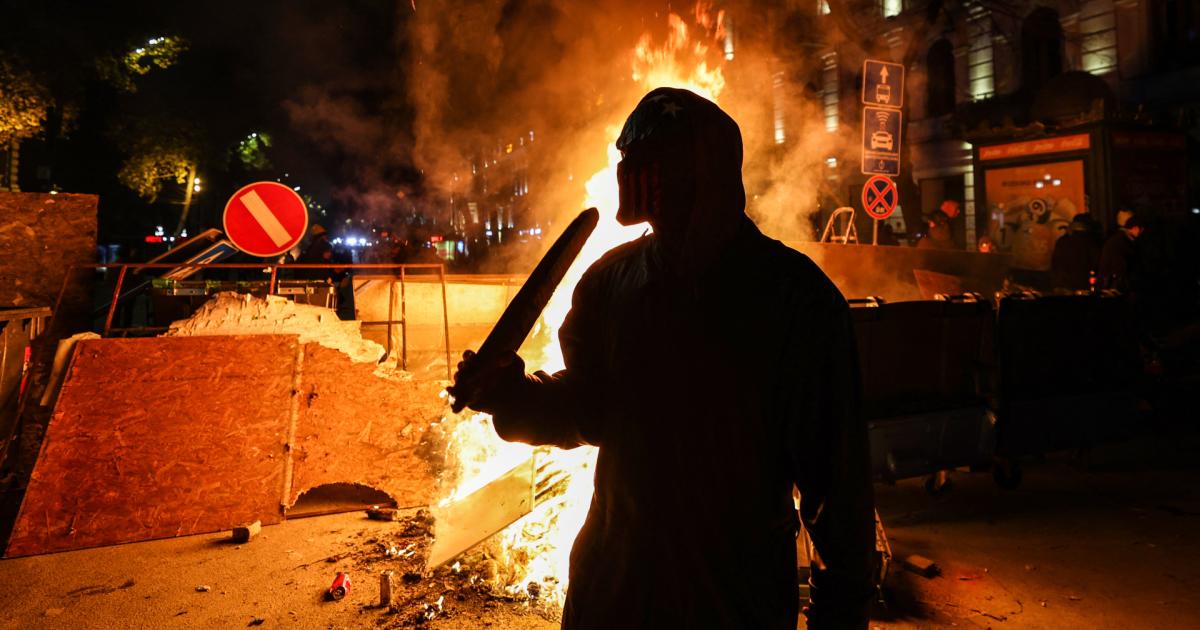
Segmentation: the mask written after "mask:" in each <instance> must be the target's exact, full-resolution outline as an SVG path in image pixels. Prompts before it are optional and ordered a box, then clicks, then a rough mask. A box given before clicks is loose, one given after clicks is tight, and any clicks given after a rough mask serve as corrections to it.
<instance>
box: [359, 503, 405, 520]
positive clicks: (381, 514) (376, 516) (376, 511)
mask: <svg viewBox="0 0 1200 630" xmlns="http://www.w3.org/2000/svg"><path fill="white" fill-rule="evenodd" d="M399 514H400V510H397V509H396V508H390V507H383V506H379V505H372V506H371V507H369V508H367V518H369V519H371V520H373V521H394V520H396V519H397V517H398V516H399Z"/></svg>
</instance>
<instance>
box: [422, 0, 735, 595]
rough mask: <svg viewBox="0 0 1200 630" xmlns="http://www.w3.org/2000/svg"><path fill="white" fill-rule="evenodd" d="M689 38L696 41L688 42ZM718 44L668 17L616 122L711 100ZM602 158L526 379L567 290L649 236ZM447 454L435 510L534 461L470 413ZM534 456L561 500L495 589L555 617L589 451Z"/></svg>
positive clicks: (698, 25) (637, 53) (502, 559)
mask: <svg viewBox="0 0 1200 630" xmlns="http://www.w3.org/2000/svg"><path fill="white" fill-rule="evenodd" d="M692 30H696V31H699V34H698V35H697V36H693V33H692V32H691V31H692ZM723 37H724V12H720V11H719V12H715V13H714V12H713V11H712V10H711V6H710V5H708V4H707V3H704V2H701V3H698V4H697V5H696V7H695V20H694V27H693V26H689V24H688V23H687V22H686V21H685V20H684V19H683V18H681V17H679V16H678V15H676V14H674V13H672V14H670V15H669V16H668V36H667V39H666V41H665V42H663V43H662V44H661V45H659V46H655V44H654V41H653V37H652V36H651V35H650V34H649V33H646V34H643V35H642V37H641V39H640V40H639V41H638V44H637V46H636V47H635V49H634V51H633V59H632V75H631V78H632V83H631V84H630V91H629V94H628V97H629V98H628V107H627V108H625V109H624V110H622V112H621V115H622V116H623V115H624V112H626V111H629V110H630V109H632V107H633V104H634V103H635V102H636V100H637V99H639V98H641V96H642V95H643V94H645V93H646V92H648V91H649V90H651V89H653V88H656V87H663V86H667V87H677V88H684V89H688V90H691V91H693V92H695V93H697V94H699V95H701V96H704V97H705V98H708V99H710V100H714V101H715V100H716V99H717V98H718V97H719V95H720V93H721V91H722V90H723V89H724V87H725V78H724V75H723V73H722V68H721V65H720V63H721V62H720V61H717V62H716V64H715V65H710V61H711V59H710V51H711V49H710V46H709V44H710V43H712V42H715V41H718V40H719V39H720V38H723ZM716 58H717V59H718V60H720V59H722V57H720V56H717V57H716ZM620 128H621V126H620V121H614V122H610V123H608V124H607V125H606V127H605V129H606V136H607V137H608V138H611V139H614V140H615V138H616V137H617V135H618V134H619V132H620ZM599 150H600V148H599V147H597V151H599ZM606 150H607V155H608V165H607V166H606V167H605V168H603V169H601V170H600V171H599V172H597V173H596V174H594V175H593V176H592V177H591V178H589V179H588V180H587V183H586V185H585V190H586V193H587V194H586V198H585V203H584V207H589V206H595V207H596V208H598V209H599V210H600V216H601V218H600V223H599V225H598V226H597V227H596V230H595V232H593V234H592V236H591V238H590V239H589V240H588V241H587V244H586V245H585V246H584V248H583V251H582V253H580V255H579V258H578V259H577V260H576V261H575V263H574V264H573V265H572V267H571V269H570V270H569V271H568V272H567V275H566V278H565V279H564V280H563V283H562V284H561V285H560V286H559V288H558V290H557V291H556V292H555V294H554V297H553V298H552V299H551V301H550V304H549V305H548V306H547V308H546V311H545V313H544V314H543V318H542V322H541V323H540V324H539V329H535V330H534V333H533V335H532V336H531V342H530V343H527V344H526V347H525V348H523V349H522V356H524V357H526V358H527V359H528V360H529V365H528V368H529V369H531V370H537V369H541V370H546V371H547V372H554V371H556V370H559V369H562V367H563V363H562V353H561V350H560V348H559V347H558V336H557V330H558V327H559V326H560V325H561V324H562V322H563V319H564V318H565V317H566V314H567V311H568V310H569V309H570V306H571V293H572V292H573V291H574V288H575V284H576V283H577V282H578V281H579V278H580V277H581V276H582V275H583V272H584V271H585V270H586V269H587V268H588V267H589V266H591V264H592V263H593V262H595V261H596V260H597V259H599V258H600V257H601V256H602V255H603V254H604V253H605V252H607V251H608V250H610V249H612V248H613V247H615V246H617V245H620V244H621V243H625V242H627V241H630V240H632V239H634V238H637V237H638V236H640V235H642V234H644V233H645V232H646V231H647V230H648V229H649V227H648V226H646V225H636V226H628V227H626V226H622V225H620V224H619V223H617V221H616V214H617V205H618V195H617V178H616V171H617V162H619V161H620V159H621V156H620V152H619V151H617V149H616V147H615V146H614V145H613V142H612V141H610V142H609V143H608V146H607V148H606ZM531 346H538V347H531ZM533 357H538V359H537V360H535V359H533ZM451 449H452V451H453V452H454V457H455V458H456V460H457V463H456V465H457V467H458V471H457V473H458V474H457V476H456V479H457V484H456V486H455V487H454V488H453V490H452V491H451V492H449V493H448V495H447V498H446V499H445V500H444V501H443V505H445V504H448V503H451V502H453V501H455V500H458V499H461V498H463V497H465V496H467V495H469V494H470V493H471V492H474V491H475V490H477V489H479V488H481V487H483V486H484V485H486V484H487V483H489V482H490V481H492V480H494V479H496V478H498V477H499V476H500V475H503V474H504V473H506V472H507V471H509V470H510V469H512V468H513V467H514V466H516V465H517V464H519V463H521V462H523V461H526V460H528V459H529V458H530V457H531V456H532V455H533V453H534V449H533V448H532V447H530V446H527V445H524V444H514V443H508V442H504V441H502V440H500V439H499V438H498V437H497V436H496V433H495V431H494V430H493V429H492V425H491V417H490V416H488V415H486V414H475V415H473V416H471V417H470V418H469V419H467V420H464V421H461V422H459V424H458V425H457V427H456V429H455V431H454V435H453V437H452V444H451ZM538 456H539V460H538V466H539V467H540V466H542V465H543V463H546V464H548V466H547V467H546V468H547V472H548V473H550V474H553V475H555V476H556V477H558V478H561V479H562V481H561V482H560V483H559V484H556V490H559V489H561V492H558V493H557V494H556V495H555V496H553V497H550V498H548V499H547V500H545V501H544V502H542V503H540V504H539V505H537V506H536V507H535V508H534V510H533V512H532V513H530V514H529V515H527V516H526V517H524V518H522V519H521V520H519V521H517V522H516V523H514V524H513V525H511V526H510V527H508V528H507V529H506V530H504V531H503V532H502V533H501V534H500V536H499V538H500V540H499V541H498V542H499V544H498V547H499V553H498V557H496V558H495V560H496V561H497V562H498V563H499V564H501V565H502V566H503V571H502V574H503V576H504V577H503V580H502V581H503V582H504V584H503V585H502V588H504V589H505V590H506V591H508V592H509V593H511V594H517V593H520V592H532V591H533V590H534V589H532V588H531V587H530V585H531V584H537V585H538V587H537V589H536V590H537V592H538V599H539V600H540V601H541V602H543V603H545V604H548V605H549V606H551V607H552V608H561V606H562V603H563V600H564V597H565V594H566V587H567V564H568V559H569V555H570V551H571V545H572V543H573V542H574V540H575V536H576V535H577V534H578V533H579V530H580V529H581V528H582V527H583V522H584V519H585V517H586V516H587V511H588V507H589V505H590V504H591V498H592V489H593V485H592V481H593V473H594V469H595V463H596V449H595V448H593V447H581V448H577V449H573V450H570V451H563V450H560V449H555V448H550V449H538Z"/></svg>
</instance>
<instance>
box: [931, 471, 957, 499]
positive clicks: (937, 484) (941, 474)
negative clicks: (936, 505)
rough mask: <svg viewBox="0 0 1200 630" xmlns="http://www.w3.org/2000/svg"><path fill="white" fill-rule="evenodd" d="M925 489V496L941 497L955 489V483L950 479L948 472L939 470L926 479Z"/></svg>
mask: <svg viewBox="0 0 1200 630" xmlns="http://www.w3.org/2000/svg"><path fill="white" fill-rule="evenodd" d="M924 487H925V494H928V495H929V496H931V497H940V496H942V495H943V494H946V492H948V491H950V490H951V489H952V488H954V481H953V480H952V479H950V475H949V474H947V471H945V470H939V471H937V472H935V473H933V474H932V475H929V476H928V477H926V478H925V484H924Z"/></svg>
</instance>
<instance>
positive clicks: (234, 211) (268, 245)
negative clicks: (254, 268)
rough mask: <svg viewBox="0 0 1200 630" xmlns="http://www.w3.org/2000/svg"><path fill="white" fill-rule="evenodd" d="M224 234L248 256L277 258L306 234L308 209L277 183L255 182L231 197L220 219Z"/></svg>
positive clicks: (299, 199) (296, 197) (294, 195)
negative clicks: (223, 224) (223, 226)
mask: <svg viewBox="0 0 1200 630" xmlns="http://www.w3.org/2000/svg"><path fill="white" fill-rule="evenodd" d="M222 220H223V222H224V223H225V234H226V235H227V236H228V237H229V240H231V241H233V244H234V245H236V246H237V248H238V249H240V250H242V251H244V252H246V253H247V254H250V255H252V256H261V257H263V258H266V257H269V256H278V255H279V254H282V253H284V252H286V251H288V250H289V249H291V248H293V247H295V246H296V244H297V243H299V242H300V239H302V238H304V233H305V232H306V231H308V208H307V207H305V205H304V200H303V199H301V198H300V195H297V194H296V191H294V190H292V189H291V188H288V187H287V186H284V185H283V184H280V183H279V182H255V183H253V184H250V185H248V186H243V187H242V188H241V189H240V190H238V191H237V192H235V193H233V196H232V197H230V198H229V201H228V202H227V203H226V204H225V213H224V215H223V217H222Z"/></svg>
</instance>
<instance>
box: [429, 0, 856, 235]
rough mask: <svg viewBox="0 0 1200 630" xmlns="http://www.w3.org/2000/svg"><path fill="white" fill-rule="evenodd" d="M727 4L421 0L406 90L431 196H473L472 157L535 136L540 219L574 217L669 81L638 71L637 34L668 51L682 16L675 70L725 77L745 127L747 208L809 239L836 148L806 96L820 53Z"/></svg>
mask: <svg viewBox="0 0 1200 630" xmlns="http://www.w3.org/2000/svg"><path fill="white" fill-rule="evenodd" d="M727 4H729V3H727ZM730 6H731V8H730V9H729V10H728V11H727V12H724V13H723V12H722V11H721V10H719V9H717V8H714V7H713V6H711V5H707V4H703V3H702V4H700V5H697V6H692V5H687V4H685V5H679V4H668V3H666V2H663V3H658V4H655V3H643V2H621V1H610V2H599V3H569V2H548V1H545V0H485V1H483V2H473V3H455V2H450V1H448V0H431V1H426V2H418V3H417V4H416V13H415V15H414V16H413V18H412V20H411V21H410V26H409V28H410V37H411V45H412V51H411V53H412V62H411V63H412V67H411V70H410V72H409V73H408V74H409V86H408V87H409V98H410V99H411V102H412V105H413V107H414V109H415V116H414V122H413V158H414V161H415V163H416V166H417V167H418V168H419V169H420V171H421V172H422V174H423V176H424V179H425V181H426V184H427V186H428V189H429V192H430V193H431V194H434V195H439V196H441V197H442V198H443V199H446V198H449V196H450V195H451V194H456V193H457V194H461V193H463V192H467V186H468V185H469V183H470V181H471V178H470V176H471V168H472V164H473V163H474V164H475V165H476V167H477V168H480V167H481V165H484V164H487V163H488V159H489V158H491V157H492V156H495V155H501V156H502V155H503V154H504V153H505V152H506V151H507V149H508V145H509V144H510V143H517V144H518V145H522V144H524V143H528V142H532V143H533V146H532V147H530V155H531V156H532V155H536V158H530V159H529V161H528V187H529V191H530V192H529V202H530V203H531V204H532V207H531V208H528V212H530V213H532V217H533V220H535V221H541V222H547V221H548V222H555V221H556V220H557V219H563V218H566V217H570V216H574V214H575V213H577V212H578V211H579V210H580V209H582V207H583V203H584V200H585V198H586V196H587V195H586V193H585V190H584V184H585V183H586V180H587V179H588V178H589V177H591V176H592V175H593V174H594V173H596V172H598V171H600V170H601V169H602V168H604V166H605V165H606V163H607V160H608V156H607V152H608V150H609V147H610V146H611V144H612V143H613V141H614V140H615V136H616V132H617V130H618V129H619V126H620V124H621V123H622V121H623V120H624V117H625V116H626V115H627V114H628V112H629V111H631V110H632V108H633V107H634V105H636V103H637V101H638V100H639V99H640V98H641V96H642V95H644V94H645V92H647V91H648V90H649V89H651V88H653V87H657V86H658V85H660V84H663V83H671V82H672V81H671V80H670V78H669V77H667V78H665V79H662V78H661V77H662V74H663V73H658V74H656V73H655V72H648V73H647V72H645V71H644V70H645V67H641V68H639V62H641V63H642V66H645V63H646V60H645V59H641V60H639V59H638V58H637V54H636V51H637V48H638V45H639V42H641V43H642V44H643V46H645V45H647V44H648V45H650V46H662V45H663V44H664V43H666V42H667V41H668V40H670V39H671V38H672V37H677V36H678V32H677V27H678V26H679V25H680V24H682V25H683V26H684V27H685V28H686V37H687V38H688V39H689V42H688V45H687V46H686V47H683V48H681V49H680V50H678V51H674V52H672V53H670V54H674V55H675V57H676V59H674V63H675V68H674V69H673V70H672V71H670V72H674V73H676V74H679V73H686V72H689V71H694V70H695V69H696V68H697V67H699V66H701V65H702V64H703V66H704V67H705V68H706V69H707V70H712V71H719V72H720V73H721V74H722V76H723V82H724V87H723V89H721V90H720V92H721V93H720V94H719V95H718V97H717V98H716V100H717V102H718V103H719V104H720V105H721V106H722V108H724V109H725V110H726V111H728V112H729V113H730V114H731V115H732V116H733V117H734V118H735V119H736V120H737V121H738V123H739V125H740V126H741V127H742V134H743V138H744V142H745V145H746V151H745V156H746V159H745V167H744V174H745V177H746V180H747V192H748V193H749V195H748V197H749V198H748V205H749V208H748V211H749V213H750V214H751V216H752V217H753V218H755V220H756V221H757V222H758V223H759V225H760V227H761V228H763V230H764V231H765V232H767V233H768V234H769V235H771V236H775V237H776V238H780V239H784V240H796V239H805V238H811V237H812V236H813V235H812V228H811V225H812V223H811V216H812V215H813V213H815V212H816V209H817V204H818V198H819V197H820V196H821V195H822V194H827V192H825V193H823V192H822V190H821V188H822V184H823V182H824V181H825V179H824V178H825V174H826V173H827V171H826V165H825V158H826V156H828V155H830V154H831V153H832V150H833V148H834V147H833V146H831V144H832V139H833V136H832V135H831V134H829V133H826V131H825V127H824V121H823V119H822V117H821V112H820V109H819V106H818V105H817V104H816V101H815V100H814V99H812V98H806V97H811V96H812V94H811V91H810V93H809V94H805V91H806V90H810V88H809V87H806V86H809V85H810V84H811V81H812V79H813V76H811V75H812V69H813V68H814V67H816V66H815V63H816V61H815V60H810V59H807V58H805V56H804V53H803V52H802V51H794V50H788V49H787V48H786V47H785V46H781V45H780V43H779V42H778V41H777V40H778V38H777V37H776V36H775V35H774V34H773V33H772V32H771V27H770V25H769V24H767V23H766V22H764V21H761V20H763V18H762V17H761V16H759V15H757V14H758V13H760V12H756V11H749V10H746V11H743V12H739V11H738V10H737V6H736V5H732V4H731V5H730ZM695 44H699V46H695ZM698 51H699V52H698ZM663 61H664V60H663V59H658V60H657V63H660V64H661V63H662V62H663ZM670 72H667V73H666V74H670ZM684 83H686V82H684ZM677 84H678V83H677ZM475 192H476V193H477V192H478V191H475ZM445 218H447V217H439V221H440V220H443V219H445Z"/></svg>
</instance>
